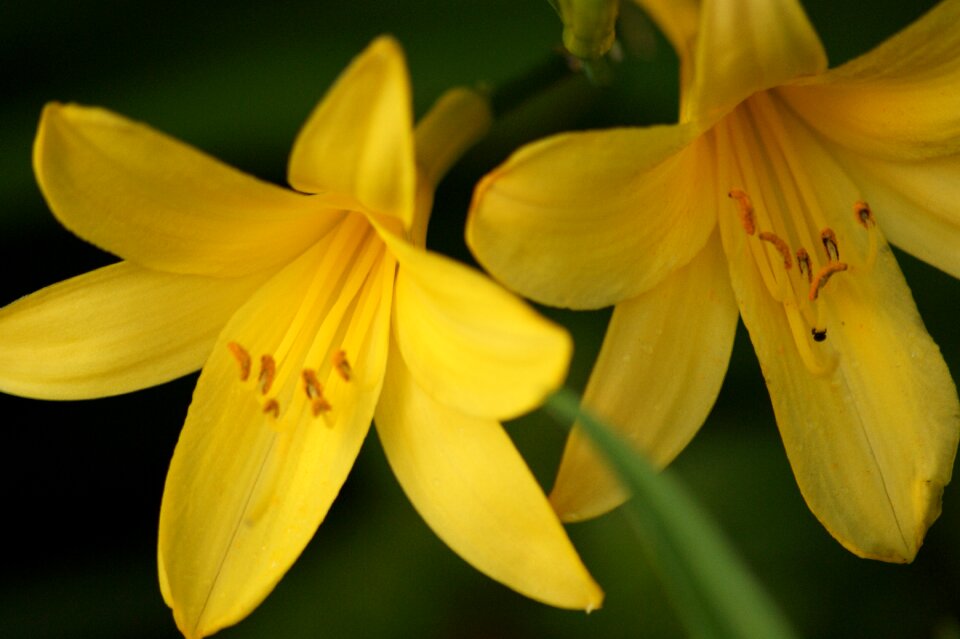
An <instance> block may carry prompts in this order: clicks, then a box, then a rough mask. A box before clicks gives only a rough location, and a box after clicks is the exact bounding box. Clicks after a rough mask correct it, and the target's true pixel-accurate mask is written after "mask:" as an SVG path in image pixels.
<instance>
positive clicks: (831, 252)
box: [820, 228, 840, 262]
mask: <svg viewBox="0 0 960 639" xmlns="http://www.w3.org/2000/svg"><path fill="white" fill-rule="evenodd" d="M820 241H821V242H823V248H824V250H825V251H826V252H827V260H828V261H830V262H839V261H840V249H839V248H837V236H836V234H834V232H833V229H831V228H825V229H823V230H822V231H820Z"/></svg>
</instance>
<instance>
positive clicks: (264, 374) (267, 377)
mask: <svg viewBox="0 0 960 639" xmlns="http://www.w3.org/2000/svg"><path fill="white" fill-rule="evenodd" d="M276 375H277V363H276V362H274V361H273V357H271V356H270V355H264V356H263V357H261V358H260V377H259V380H260V392H261V393H263V394H264V395H266V394H267V393H268V392H270V387H271V386H272V385H273V378H274V377H276Z"/></svg>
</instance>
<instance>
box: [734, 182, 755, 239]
mask: <svg viewBox="0 0 960 639" xmlns="http://www.w3.org/2000/svg"><path fill="white" fill-rule="evenodd" d="M727 197H730V198H733V199H734V200H736V201H737V209H738V212H739V214H740V224H741V225H742V226H743V230H744V231H746V232H747V235H753V234H754V233H755V232H756V230H757V226H756V223H755V222H754V219H753V204H752V203H751V202H750V196H748V195H747V194H746V193H744V192H743V191H742V190H741V189H730V192H729V193H727Z"/></svg>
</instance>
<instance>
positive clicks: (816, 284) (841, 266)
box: [810, 262, 847, 302]
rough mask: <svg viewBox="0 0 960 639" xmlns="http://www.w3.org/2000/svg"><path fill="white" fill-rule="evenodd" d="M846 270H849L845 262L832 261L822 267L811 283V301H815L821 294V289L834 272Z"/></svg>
mask: <svg viewBox="0 0 960 639" xmlns="http://www.w3.org/2000/svg"><path fill="white" fill-rule="evenodd" d="M845 270H847V265H846V264H845V263H844V262H831V263H830V264H827V265H826V266H824V267H823V268H822V269H820V271H819V272H818V273H817V275H816V277H814V278H813V282H812V283H811V284H810V301H811V302H813V301H815V300H816V299H817V296H818V295H819V294H820V289H822V288H823V287H824V286H826V285H827V282H828V281H829V280H830V278H831V277H832V276H833V274H834V273H839V272H841V271H845Z"/></svg>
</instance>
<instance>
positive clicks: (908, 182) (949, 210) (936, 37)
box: [778, 0, 960, 277]
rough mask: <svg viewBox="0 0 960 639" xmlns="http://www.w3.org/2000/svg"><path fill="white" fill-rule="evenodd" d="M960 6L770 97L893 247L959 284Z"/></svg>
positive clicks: (948, 5) (941, 9)
mask: <svg viewBox="0 0 960 639" xmlns="http://www.w3.org/2000/svg"><path fill="white" fill-rule="evenodd" d="M958 22H960V2H958V1H957V0H950V1H948V2H942V3H940V4H939V5H937V7H935V8H934V9H933V10H931V11H930V12H929V13H928V14H927V15H926V16H924V17H923V18H921V19H920V20H918V21H917V22H915V23H914V24H912V25H911V26H909V27H908V28H907V29H905V30H904V31H902V32H901V33H899V34H897V35H896V36H894V37H893V38H890V39H889V40H887V41H886V42H884V43H883V44H881V45H880V46H879V47H877V48H876V49H874V50H873V51H871V52H869V53H867V54H866V55H864V56H862V57H860V58H858V59H856V60H853V61H851V62H849V63H847V64H845V65H843V66H841V67H839V68H838V69H835V70H833V71H830V72H829V73H827V74H825V75H824V76H823V77H821V78H818V79H817V80H816V81H815V82H813V83H810V84H804V85H801V86H792V87H783V88H781V89H780V90H778V95H780V96H781V97H782V99H783V100H784V101H785V102H786V103H787V104H788V105H789V106H790V107H791V108H792V109H793V111H794V112H795V113H797V114H798V115H799V116H800V117H801V118H802V119H803V121H804V122H805V123H806V124H807V125H808V126H810V127H812V128H813V129H815V130H817V131H818V132H820V133H821V134H822V135H823V136H824V137H825V138H827V139H828V140H830V142H831V143H832V148H831V153H832V154H833V155H834V156H836V158H837V160H838V161H839V162H840V163H841V164H842V165H843V167H844V169H845V170H846V171H847V172H848V173H849V174H850V175H851V176H852V177H853V178H854V179H855V180H856V182H857V184H858V185H859V186H860V188H861V189H862V192H863V195H864V196H865V198H866V199H867V200H868V201H869V202H870V204H871V206H872V207H873V209H874V210H875V211H876V216H877V219H878V220H879V222H880V224H881V226H882V227H883V230H884V232H885V233H886V234H887V236H888V237H889V238H890V240H891V242H893V243H894V244H896V245H898V246H900V247H902V248H903V249H905V250H907V251H909V252H910V253H912V254H914V255H916V256H917V257H919V258H920V259H923V260H925V261H927V262H929V263H930V264H933V265H934V266H936V267H937V268H940V269H943V270H944V271H946V272H948V273H950V274H951V275H953V276H954V277H960V251H957V246H958V245H960V33H958V29H957V28H956V25H957V24H958Z"/></svg>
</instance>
